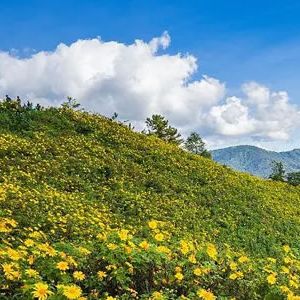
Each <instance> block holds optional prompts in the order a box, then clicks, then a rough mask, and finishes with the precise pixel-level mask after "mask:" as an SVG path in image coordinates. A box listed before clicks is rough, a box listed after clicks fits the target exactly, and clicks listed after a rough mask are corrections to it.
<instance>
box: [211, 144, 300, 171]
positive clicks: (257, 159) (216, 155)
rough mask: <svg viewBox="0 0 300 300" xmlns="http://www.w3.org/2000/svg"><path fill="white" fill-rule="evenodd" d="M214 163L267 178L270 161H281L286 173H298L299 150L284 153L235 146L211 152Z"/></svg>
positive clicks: (253, 147)
mask: <svg viewBox="0 0 300 300" xmlns="http://www.w3.org/2000/svg"><path fill="white" fill-rule="evenodd" d="M212 157H213V159H214V160H215V161H217V162H219V163H221V164H224V165H227V166H229V167H232V168H233V169H235V170H239V171H242V172H248V173H251V174H253V175H257V176H261V177H268V176H269V175H270V173H271V165H272V161H274V160H275V161H281V162H282V163H283V164H284V167H285V169H286V171H287V172H295V171H300V149H295V150H292V151H286V152H275V151H267V150H265V149H261V148H258V147H255V146H248V145H245V146H235V147H228V148H224V149H218V150H213V151H212Z"/></svg>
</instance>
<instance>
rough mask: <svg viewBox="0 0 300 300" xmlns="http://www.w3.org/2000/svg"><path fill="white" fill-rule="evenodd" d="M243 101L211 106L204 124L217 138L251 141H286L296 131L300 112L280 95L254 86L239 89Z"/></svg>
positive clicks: (260, 86) (238, 100) (251, 83)
mask: <svg viewBox="0 0 300 300" xmlns="http://www.w3.org/2000/svg"><path fill="white" fill-rule="evenodd" d="M242 91H243V93H244V96H243V97H240V98H238V97H229V98H227V99H226V100H225V103H224V104H221V105H216V106H213V107H212V108H211V109H210V111H209V113H208V115H207V117H206V118H207V124H209V127H210V128H211V131H212V132H213V133H214V134H219V135H220V136H238V137H245V136H246V137H251V138H252V139H253V140H265V141H268V140H288V139H289V137H290V133H291V132H292V131H293V129H296V128H298V127H299V125H300V122H299V119H300V111H299V109H298V108H297V107H296V106H294V105H292V104H290V103H289V98H288V94H287V93H286V92H284V91H280V92H271V91H270V90H269V89H268V88H267V87H265V86H263V85H260V84H258V83H255V82H250V83H246V84H244V85H243V86H242Z"/></svg>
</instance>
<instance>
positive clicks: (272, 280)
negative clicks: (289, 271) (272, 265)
mask: <svg viewBox="0 0 300 300" xmlns="http://www.w3.org/2000/svg"><path fill="white" fill-rule="evenodd" d="M276 280H277V279H276V274H274V273H272V274H270V275H269V276H268V277H267V281H268V283H269V284H271V285H273V284H275V283H276Z"/></svg>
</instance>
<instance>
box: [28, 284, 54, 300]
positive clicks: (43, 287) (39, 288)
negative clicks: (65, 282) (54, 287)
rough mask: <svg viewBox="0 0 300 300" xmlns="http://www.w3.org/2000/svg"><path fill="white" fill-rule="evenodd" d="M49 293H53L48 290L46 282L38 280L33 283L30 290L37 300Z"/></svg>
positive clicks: (46, 296) (43, 299)
mask: <svg viewBox="0 0 300 300" xmlns="http://www.w3.org/2000/svg"><path fill="white" fill-rule="evenodd" d="M51 294H53V293H52V292H51V291H50V290H49V287H48V284H46V283H43V282H38V283H36V284H35V285H34V291H33V292H32V295H33V297H34V298H37V299H38V300H45V299H47V298H48V296H49V295H51Z"/></svg>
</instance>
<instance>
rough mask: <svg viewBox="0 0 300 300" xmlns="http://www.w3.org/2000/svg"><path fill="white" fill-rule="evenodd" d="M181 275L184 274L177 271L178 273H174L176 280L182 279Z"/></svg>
mask: <svg viewBox="0 0 300 300" xmlns="http://www.w3.org/2000/svg"><path fill="white" fill-rule="evenodd" d="M183 277H184V276H183V274H182V273H179V272H178V273H176V274H175V278H176V279H177V280H178V281H181V280H182V279H183Z"/></svg>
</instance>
